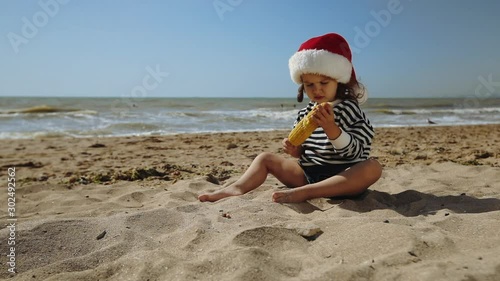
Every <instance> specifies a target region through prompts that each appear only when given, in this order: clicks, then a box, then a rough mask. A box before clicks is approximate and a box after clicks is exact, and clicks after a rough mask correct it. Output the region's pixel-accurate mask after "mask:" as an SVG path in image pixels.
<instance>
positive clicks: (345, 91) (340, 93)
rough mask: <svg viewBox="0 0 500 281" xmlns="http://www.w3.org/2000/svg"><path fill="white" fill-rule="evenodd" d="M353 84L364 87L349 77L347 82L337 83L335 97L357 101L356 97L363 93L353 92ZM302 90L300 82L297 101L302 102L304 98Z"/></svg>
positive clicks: (302, 86) (302, 85)
mask: <svg viewBox="0 0 500 281" xmlns="http://www.w3.org/2000/svg"><path fill="white" fill-rule="evenodd" d="M353 80H354V81H353ZM355 86H358V88H361V89H364V86H363V84H361V83H360V82H358V81H357V80H356V79H351V81H349V83H347V84H344V83H338V84H337V94H336V95H335V98H336V99H339V100H353V101H355V102H358V99H359V98H360V97H361V96H362V95H363V93H355V92H354V88H355ZM304 91H305V89H304V84H300V87H299V89H298V90H297V101H298V102H302V101H303V100H304Z"/></svg>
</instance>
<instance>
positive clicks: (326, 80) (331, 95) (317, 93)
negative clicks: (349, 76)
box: [301, 74, 337, 103]
mask: <svg viewBox="0 0 500 281" xmlns="http://www.w3.org/2000/svg"><path fill="white" fill-rule="evenodd" d="M301 78H302V83H303V84H304V89H305V91H306V94H307V96H308V97H309V99H310V100H311V101H315V102H318V103H321V102H330V101H334V100H335V96H336V95H337V81H336V80H334V79H332V78H330V77H328V76H324V75H319V74H302V76H301Z"/></svg>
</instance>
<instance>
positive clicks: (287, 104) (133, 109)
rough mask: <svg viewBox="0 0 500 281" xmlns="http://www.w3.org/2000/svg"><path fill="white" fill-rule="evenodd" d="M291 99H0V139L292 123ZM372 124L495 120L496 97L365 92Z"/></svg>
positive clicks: (499, 115) (498, 116)
mask: <svg viewBox="0 0 500 281" xmlns="http://www.w3.org/2000/svg"><path fill="white" fill-rule="evenodd" d="M306 105H307V101H306V100H304V102H302V103H297V102H296V101H295V100H294V99H293V98H76V97H75V98H60V97H54V98H39V97H22V98H20V97H15V98H14V97H0V138H1V139H19V138H34V137H56V136H71V137H111V136H139V135H146V136H147V135H170V134H179V133H202V132H208V133H211V132H241V131H260V130H277V129H278V130H279V129H285V130H288V129H291V128H292V126H293V122H294V120H295V118H296V114H297V111H298V110H299V109H301V108H303V107H305V106H306ZM362 109H363V110H364V111H365V113H366V114H367V115H368V118H369V119H370V121H371V123H372V125H373V126H374V127H375V128H377V127H406V126H436V125H476V124H498V123H500V99H477V98H476V99H474V98H453V99H406V98H405V99H402V98H401V99H398V98H391V99H385V98H370V99H369V100H368V101H367V102H366V103H365V104H363V105H362Z"/></svg>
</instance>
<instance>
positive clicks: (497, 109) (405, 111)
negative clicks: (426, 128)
mask: <svg viewBox="0 0 500 281" xmlns="http://www.w3.org/2000/svg"><path fill="white" fill-rule="evenodd" d="M370 112H374V113H381V114H386V115H415V114H426V115H432V114H498V113H500V107H481V108H446V109H423V108H421V109H387V108H385V109H375V110H370Z"/></svg>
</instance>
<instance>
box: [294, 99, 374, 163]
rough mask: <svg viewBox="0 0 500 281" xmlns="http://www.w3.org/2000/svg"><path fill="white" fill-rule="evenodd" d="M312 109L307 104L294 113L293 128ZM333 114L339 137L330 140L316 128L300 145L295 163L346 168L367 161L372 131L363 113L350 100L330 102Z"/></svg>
mask: <svg viewBox="0 0 500 281" xmlns="http://www.w3.org/2000/svg"><path fill="white" fill-rule="evenodd" d="M315 105H316V103H315V102H309V104H308V105H307V107H305V108H303V109H301V110H300V111H299V112H298V117H297V120H296V121H295V123H294V127H295V125H296V124H297V123H298V122H299V121H300V120H302V118H304V116H306V115H307V114H308V113H309V112H310V111H311V110H312V109H313V107H314V106H315ZM333 112H334V114H335V123H336V124H337V125H338V126H339V127H340V129H341V130H342V134H341V135H340V136H339V137H338V138H337V139H335V140H330V139H328V136H327V135H326V134H325V132H324V131H323V128H321V127H318V128H317V129H316V130H315V131H314V132H313V133H312V135H311V136H310V137H309V138H308V139H307V140H306V141H305V142H304V143H303V144H302V146H303V147H304V153H303V154H302V156H301V157H300V159H299V163H300V164H301V165H302V166H312V165H328V164H346V163H354V162H359V161H362V160H365V159H368V157H369V155H370V149H371V143H372V138H373V136H374V131H373V127H372V125H371V124H370V121H369V120H368V118H367V117H366V115H365V113H364V112H363V111H362V110H361V108H359V105H358V104H357V103H356V102H355V101H352V100H341V101H336V102H334V106H333Z"/></svg>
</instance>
